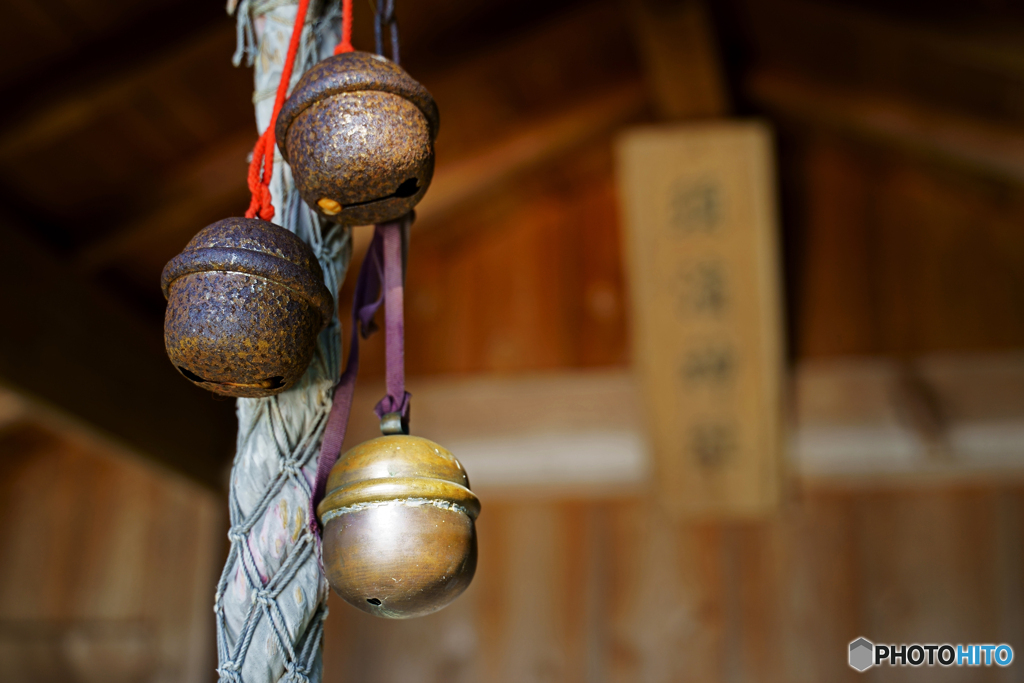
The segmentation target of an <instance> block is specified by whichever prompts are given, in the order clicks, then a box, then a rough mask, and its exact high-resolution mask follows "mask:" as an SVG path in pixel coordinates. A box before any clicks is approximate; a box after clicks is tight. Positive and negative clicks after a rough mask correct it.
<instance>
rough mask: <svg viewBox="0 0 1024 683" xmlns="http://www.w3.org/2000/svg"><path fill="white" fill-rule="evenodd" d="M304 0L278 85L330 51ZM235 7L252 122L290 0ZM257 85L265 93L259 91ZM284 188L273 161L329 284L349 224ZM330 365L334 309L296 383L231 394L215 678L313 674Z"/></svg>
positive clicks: (317, 13)
mask: <svg viewBox="0 0 1024 683" xmlns="http://www.w3.org/2000/svg"><path fill="white" fill-rule="evenodd" d="M310 4H311V7H310V11H309V13H308V16H307V18H306V21H305V23H304V28H303V33H302V36H301V41H300V43H299V45H298V49H297V51H296V53H295V55H296V56H295V62H294V70H293V73H292V78H291V79H290V80H291V82H290V83H289V88H290V87H294V84H295V82H297V80H298V78H299V77H300V76H301V74H302V73H303V72H304V71H305V70H307V69H308V68H309V67H310V66H312V65H313V64H314V63H315V62H316V61H317V60H319V59H322V58H324V57H326V56H328V55H330V54H331V52H332V51H333V48H334V43H335V42H336V40H337V36H338V29H339V26H338V19H339V14H338V9H337V5H336V4H335V3H328V4H326V5H325V4H324V3H322V2H320V1H319V0H313V1H312V2H311V3H310ZM236 11H237V15H238V16H237V21H238V38H239V45H238V50H237V51H236V53H235V58H234V61H235V63H236V64H240V63H242V62H243V60H244V61H245V62H247V63H250V64H252V65H253V66H254V67H255V92H256V96H254V104H255V107H256V119H257V128H258V129H259V130H261V131H262V130H266V127H267V126H268V125H269V123H270V120H271V118H272V113H273V105H274V100H273V97H272V96H273V94H275V93H276V92H277V87H276V86H277V84H278V82H279V80H280V77H281V70H282V62H283V57H284V55H285V54H286V53H287V47H288V42H289V38H290V36H291V33H292V26H293V25H294V21H295V15H296V2H295V0H291V1H290V2H289V1H287V0H269V1H265V2H257V1H254V0H242V2H240V3H239V5H238V7H237V10H236ZM257 28H261V29H262V30H261V31H258V30H257ZM266 92H269V93H270V94H271V97H260V94H261V93H266ZM267 152H268V155H270V154H272V153H273V152H276V149H275V150H267ZM293 188H294V186H293V182H292V177H291V169H290V168H289V167H288V165H287V164H285V163H283V161H281V160H280V159H278V163H276V164H273V175H272V177H271V178H270V183H269V190H270V193H271V195H272V197H273V201H274V204H275V205H276V209H277V211H276V216H278V217H280V218H279V220H280V224H281V225H282V226H283V227H285V228H287V229H289V230H292V231H293V232H295V233H296V234H297V235H298V236H299V237H301V238H302V239H303V240H305V241H306V242H307V243H309V245H310V247H311V248H312V249H313V252H314V253H315V254H316V256H317V259H318V260H319V261H320V265H321V267H322V269H323V271H324V280H325V284H326V285H327V287H328V289H330V290H331V291H334V292H336V291H338V289H339V285H340V283H341V280H342V279H343V278H344V274H345V270H346V269H347V267H348V261H349V258H350V256H351V235H350V232H349V231H348V230H347V229H343V228H340V227H338V226H335V225H333V224H321V222H320V220H319V219H318V218H317V216H316V215H315V214H314V213H313V212H312V211H311V210H310V209H309V208H308V207H307V206H306V205H305V204H304V203H303V202H302V200H301V198H300V197H299V196H298V194H297V193H295V192H293ZM340 365H341V348H340V327H339V323H338V320H337V318H335V319H334V320H332V321H331V323H330V324H329V325H328V326H327V328H326V329H325V330H324V331H323V332H322V333H321V335H320V338H319V340H318V344H317V349H316V353H315V355H314V358H313V360H312V362H311V363H310V367H309V369H308V370H307V371H306V374H305V375H304V376H303V378H302V380H301V381H300V382H299V384H298V385H297V386H296V387H294V388H292V389H290V390H289V391H286V392H283V393H281V394H278V395H276V396H271V397H269V398H262V399H239V400H238V402H237V414H238V423H239V425H238V427H239V430H238V443H237V451H236V454H235V461H234V465H233V467H232V471H231V485H230V491H229V500H228V504H229V511H230V521H231V529H230V531H229V532H228V540H229V542H230V550H229V552H228V558H227V561H226V562H225V565H224V570H223V573H222V574H221V578H220V581H219V583H218V585H217V590H216V595H215V601H214V612H215V615H216V620H217V651H218V667H217V672H218V675H219V676H220V681H222V683H228V682H231V683H271V682H275V683H276V682H277V681H284V682H286V683H317V682H319V681H320V680H321V668H322V660H321V645H322V641H323V621H324V619H325V618H326V616H327V605H326V600H327V594H328V586H327V582H326V579H325V578H324V577H323V574H322V572H321V569H320V557H319V546H318V543H317V542H316V540H317V539H316V537H315V536H314V534H313V532H312V531H311V530H310V525H309V523H308V519H307V514H308V512H307V511H308V509H309V501H310V497H311V495H312V482H313V481H314V478H315V476H316V467H317V455H318V453H319V447H320V441H321V438H322V436H323V431H324V428H325V425H326V422H327V415H328V413H329V412H330V408H331V391H332V388H333V385H334V381H335V379H336V378H337V377H338V374H339V371H340Z"/></svg>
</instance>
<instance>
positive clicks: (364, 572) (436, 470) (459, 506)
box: [317, 434, 480, 619]
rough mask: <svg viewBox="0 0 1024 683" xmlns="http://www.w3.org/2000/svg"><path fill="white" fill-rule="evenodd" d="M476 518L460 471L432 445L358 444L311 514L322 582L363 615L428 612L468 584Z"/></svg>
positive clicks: (402, 438) (398, 440)
mask: <svg viewBox="0 0 1024 683" xmlns="http://www.w3.org/2000/svg"><path fill="white" fill-rule="evenodd" d="M479 513H480V501H479V500H477V497H476V496H475V495H474V494H473V492H472V491H470V490H469V478H468V477H467V476H466V472H465V470H464V469H462V465H461V464H459V461H458V460H456V459H455V457H454V456H453V455H452V454H451V453H449V452H448V451H447V450H445V449H444V448H443V447H441V446H439V445H437V444H436V443H434V442H433V441H428V440H427V439H424V438H421V437H416V436H408V435H403V434H392V435H388V436H381V437H378V438H376V439H372V440H370V441H366V442H364V443H361V444H359V445H358V446H356V447H355V448H353V449H351V450H350V451H348V452H347V453H345V454H344V455H343V456H341V458H340V459H339V460H338V462H337V463H336V464H335V465H334V467H333V468H332V469H331V475H330V478H328V480H327V495H326V497H325V498H324V499H323V501H321V503H320V505H318V506H317V517H318V518H319V519H320V523H321V525H322V526H323V561H324V571H325V572H326V574H327V579H328V581H329V582H330V584H331V587H332V588H333V589H334V590H335V592H337V593H338V594H339V595H340V596H341V597H342V598H344V599H345V601H346V602H348V603H349V604H350V605H353V606H355V607H358V608H359V609H361V610H363V611H365V612H369V613H370V614H374V615H377V616H381V617H389V618H392V619H404V618H408V617H417V616H422V615H425V614H430V613H431V612H436V611H437V610H439V609H441V608H442V607H444V606H445V605H447V604H448V603H450V602H451V601H452V600H454V599H455V598H457V597H458V596H459V595H460V594H461V593H462V592H463V591H464V590H466V588H467V587H468V586H469V583H470V581H472V580H473V574H474V572H475V571H476V553H477V548H476V523H475V520H476V517H477V515H478V514H479Z"/></svg>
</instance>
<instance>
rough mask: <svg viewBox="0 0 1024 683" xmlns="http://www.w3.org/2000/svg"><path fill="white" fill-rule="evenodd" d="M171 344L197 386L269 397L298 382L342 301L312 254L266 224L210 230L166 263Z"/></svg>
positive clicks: (244, 221)
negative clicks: (336, 301)
mask: <svg viewBox="0 0 1024 683" xmlns="http://www.w3.org/2000/svg"><path fill="white" fill-rule="evenodd" d="M161 287H162V288H163V292H164V296H165V297H166V298H167V312H166V315H165V317H164V345H165V347H166V349H167V355H168V356H170V359H171V362H172V363H174V367H176V368H177V369H178V371H179V372H181V374H183V375H184V376H185V377H187V378H188V379H190V380H191V381H192V382H194V383H195V384H197V385H199V386H201V387H203V388H204V389H208V390H210V391H213V392H215V393H218V394H225V395H227V396H246V397H260V396H270V395H272V394H276V393H279V392H281V391H284V390H285V389H287V388H289V387H291V386H292V385H294V384H295V383H296V382H297V381H298V380H299V379H300V378H301V377H302V375H303V373H304V372H305V371H306V366H308V365H309V362H310V360H311V359H312V358H313V352H314V350H315V348H316V339H317V335H318V334H319V333H320V331H321V330H322V329H323V328H324V327H325V326H326V325H327V323H328V322H329V321H330V320H331V317H332V315H333V311H334V300H333V298H332V297H331V293H330V291H328V289H327V287H326V286H325V285H324V276H323V271H322V270H321V269H320V264H319V263H318V262H317V260H316V256H315V255H314V254H313V250H312V249H310V248H309V246H308V245H307V244H306V243H305V242H303V241H302V240H301V239H299V238H298V237H296V236H295V235H294V234H293V233H291V232H289V231H288V230H285V229H284V228H281V227H278V226H276V225H274V224H273V223H269V222H267V221H264V220H260V219H258V218H227V219H224V220H222V221H218V222H216V223H213V224H212V225H209V226H207V227H206V228H204V229H203V230H201V231H200V232H199V233H198V234H197V235H196V236H195V237H194V238H192V241H191V242H189V243H188V245H187V246H186V247H185V249H184V251H182V252H181V253H180V254H178V255H177V256H175V257H174V258H173V259H171V261H170V262H169V263H168V264H167V265H166V266H164V270H163V274H162V276H161Z"/></svg>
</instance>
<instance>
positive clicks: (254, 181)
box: [245, 0, 351, 221]
mask: <svg viewBox="0 0 1024 683" xmlns="http://www.w3.org/2000/svg"><path fill="white" fill-rule="evenodd" d="M348 1H349V2H350V1H351V0H348ZM308 9H309V0H299V8H298V11H296V12H295V26H294V27H293V28H292V37H291V39H290V40H289V41H288V54H287V56H286V57H285V60H284V66H283V67H282V69H281V81H280V83H278V84H277V98H276V99H275V100H274V112H273V113H272V114H271V115H270V125H268V126H267V129H266V130H265V131H263V135H261V136H260V138H259V140H257V141H256V146H255V147H253V150H252V162H251V163H250V164H249V178H248V180H249V191H250V192H252V201H251V202H249V209H248V210H247V211H246V212H245V217H246V218H255V217H256V216H257V215H258V216H259V217H260V218H262V219H263V220H265V221H269V220H270V219H271V218H273V217H274V204H273V203H272V199H271V196H270V179H271V178H272V177H273V175H274V145H276V144H277V140H276V139H275V138H274V126H275V125H277V115H278V114H280V113H281V107H282V106H283V105H284V100H285V95H287V94H288V84H289V83H290V82H291V80H292V69H293V68H294V66H295V55H296V54H297V53H298V51H299V40H300V39H301V38H302V27H303V25H305V23H306V13H307V11H308ZM261 168H262V171H263V173H262V177H261V174H260V169H261Z"/></svg>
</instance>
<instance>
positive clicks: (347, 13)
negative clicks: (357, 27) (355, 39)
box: [334, 0, 355, 55]
mask: <svg viewBox="0 0 1024 683" xmlns="http://www.w3.org/2000/svg"><path fill="white" fill-rule="evenodd" d="M354 49H355V48H354V47H352V0H341V40H339V41H338V44H337V45H335V46H334V54H336V55H340V54H341V53H342V52H352V50H354Z"/></svg>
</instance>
